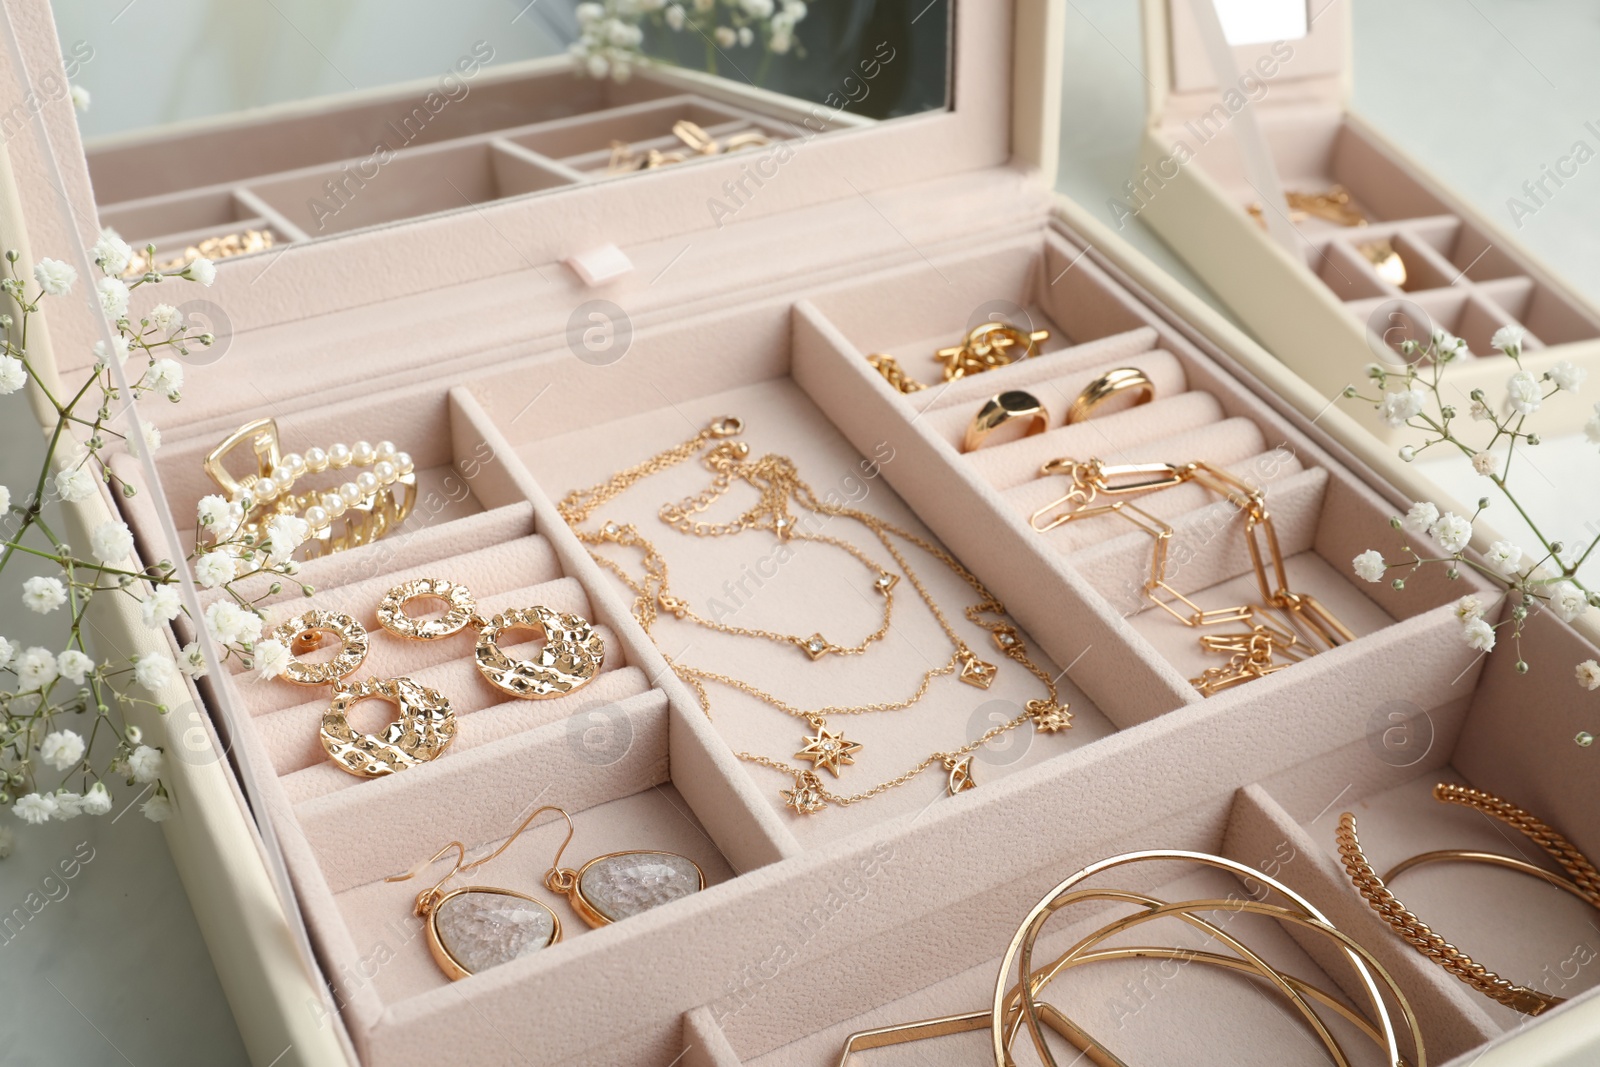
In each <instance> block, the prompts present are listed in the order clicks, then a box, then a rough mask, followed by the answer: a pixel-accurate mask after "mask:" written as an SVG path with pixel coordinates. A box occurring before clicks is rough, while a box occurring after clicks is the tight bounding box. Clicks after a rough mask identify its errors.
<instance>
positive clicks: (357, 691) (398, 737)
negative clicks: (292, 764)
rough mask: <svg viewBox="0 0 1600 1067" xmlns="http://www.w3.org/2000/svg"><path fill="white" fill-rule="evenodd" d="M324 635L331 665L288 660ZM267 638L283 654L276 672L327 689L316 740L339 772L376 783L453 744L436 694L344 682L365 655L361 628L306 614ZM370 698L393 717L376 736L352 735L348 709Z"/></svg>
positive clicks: (336, 615)
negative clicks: (334, 650)
mask: <svg viewBox="0 0 1600 1067" xmlns="http://www.w3.org/2000/svg"><path fill="white" fill-rule="evenodd" d="M324 635H332V636H334V637H337V638H338V639H339V644H340V648H339V654H338V655H337V656H335V657H334V658H333V659H332V660H330V661H329V662H327V663H304V662H301V661H299V660H298V659H296V658H294V657H297V656H303V655H305V654H306V653H308V652H310V651H312V650H313V649H316V648H318V647H320V646H321V645H322V639H323V637H324ZM272 636H273V638H275V639H276V640H278V641H279V642H281V643H282V644H283V645H284V646H285V647H286V648H288V649H289V653H290V660H289V663H288V665H287V666H286V667H285V668H284V672H283V675H284V678H285V679H286V680H287V681H289V682H291V683H293V684H294V685H303V686H323V685H327V686H332V687H333V700H332V701H331V702H330V703H329V705H328V710H327V711H325V712H323V714H322V725H321V727H320V728H319V729H318V731H317V737H318V739H319V740H320V741H321V742H322V749H323V751H324V752H326V753H327V754H328V758H329V759H331V760H333V762H334V763H335V764H336V765H337V766H338V767H339V768H340V769H341V770H344V771H348V772H349V773H350V774H353V775H355V776H357V777H358V778H381V777H384V776H385V775H389V774H394V773H395V772H397V771H403V770H406V769H407V768H410V767H415V766H416V765H417V764H419V763H427V762H429V761H430V760H434V759H437V758H438V757H439V756H441V755H442V754H443V753H444V751H445V749H447V748H449V747H450V743H451V742H452V741H454V740H455V736H456V719H455V714H454V713H453V712H452V711H451V710H450V701H449V699H448V698H446V697H445V696H444V695H443V694H442V693H440V692H439V691H438V690H436V689H430V688H428V687H427V686H425V685H419V684H418V683H416V682H414V681H412V680H411V679H410V678H368V679H367V680H366V681H362V682H356V683H353V684H351V683H347V682H345V680H344V679H345V678H346V677H348V676H349V675H351V674H353V673H354V672H355V671H356V669H357V668H359V667H360V666H361V663H362V661H363V660H365V659H366V656H367V631H366V628H365V627H363V626H362V625H361V624H360V623H359V622H357V621H356V620H355V619H353V618H351V617H350V616H348V615H345V614H342V613H340V612H336V611H321V610H317V609H312V610H310V611H305V612H302V613H301V614H299V615H296V616H295V617H294V618H292V619H290V620H289V621H287V622H285V623H284V624H283V625H281V626H279V627H278V628H277V629H276V630H274V631H273V632H272ZM372 699H377V700H384V701H387V702H389V703H391V704H393V705H394V706H395V707H396V708H397V709H398V711H399V715H398V717H397V718H396V719H395V720H394V721H393V722H391V723H390V724H389V725H388V726H387V727H385V728H384V730H383V732H382V733H381V734H364V733H359V732H357V731H356V730H354V729H352V728H351V726H350V716H349V713H350V708H351V707H352V706H353V705H355V704H357V703H359V702H360V701H363V700H372Z"/></svg>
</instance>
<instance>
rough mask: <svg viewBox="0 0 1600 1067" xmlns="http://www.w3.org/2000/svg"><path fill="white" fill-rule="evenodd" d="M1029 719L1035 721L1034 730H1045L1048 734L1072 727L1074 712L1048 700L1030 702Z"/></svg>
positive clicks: (1063, 705)
mask: <svg viewBox="0 0 1600 1067" xmlns="http://www.w3.org/2000/svg"><path fill="white" fill-rule="evenodd" d="M1028 717H1029V718H1031V719H1032V720H1033V726H1034V729H1036V730H1043V731H1044V732H1045V733H1047V734H1053V733H1055V732H1056V731H1058V730H1066V729H1069V728H1070V727H1071V726H1072V712H1070V711H1068V710H1067V706H1066V705H1065V704H1056V703H1053V702H1051V701H1048V700H1030V701H1028Z"/></svg>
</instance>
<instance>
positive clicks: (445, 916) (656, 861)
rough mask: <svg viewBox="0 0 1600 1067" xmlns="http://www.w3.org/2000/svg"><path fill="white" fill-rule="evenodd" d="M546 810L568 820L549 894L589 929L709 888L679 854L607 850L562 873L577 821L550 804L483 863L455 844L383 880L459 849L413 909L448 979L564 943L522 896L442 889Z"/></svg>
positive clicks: (549, 915)
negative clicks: (558, 898)
mask: <svg viewBox="0 0 1600 1067" xmlns="http://www.w3.org/2000/svg"><path fill="white" fill-rule="evenodd" d="M547 811H554V812H559V813H560V815H561V817H562V818H563V819H565V820H566V821H567V836H566V837H565V838H564V839H563V840H562V842H561V847H560V848H558V849H556V854H555V858H554V859H552V860H551V861H550V869H549V870H548V871H546V872H545V876H544V884H545V888H547V889H549V890H550V891H551V892H552V893H559V894H561V895H563V896H565V897H566V898H567V900H568V902H569V903H570V904H571V905H572V910H573V911H575V912H577V913H578V915H579V916H580V917H581V918H582V919H583V921H584V922H586V923H588V924H589V925H590V926H592V927H599V926H607V925H609V924H611V923H614V922H620V921H621V920H623V919H626V918H628V917H629V916H632V915H637V914H639V913H640V912H643V911H649V910H650V909H651V908H655V907H659V906H660V905H662V904H666V903H669V902H671V901H674V900H677V899H678V898H679V897H686V896H688V895H689V894H690V893H698V892H699V891H700V890H702V889H704V888H705V887H706V876H705V872H704V871H702V870H701V869H700V866H699V864H697V863H695V862H694V861H693V860H691V859H689V858H688V857H687V856H680V855H678V854H677V853H676V852H658V851H653V850H644V849H641V850H634V851H628V852H608V853H606V854H605V855H603V856H596V857H595V858H594V859H592V860H590V861H589V862H588V863H585V864H584V865H583V866H582V867H580V868H578V869H577V870H572V869H570V868H566V867H562V866H561V854H562V853H563V852H565V851H566V850H567V845H569V844H570V843H571V842H572V835H573V832H574V828H573V825H572V816H570V815H568V814H567V812H566V809H564V808H559V807H556V806H555V805H553V804H547V805H545V806H544V807H541V808H535V809H534V810H533V811H531V812H529V813H528V816H527V817H526V818H525V819H523V820H522V822H521V823H520V824H519V825H518V826H517V828H516V829H515V830H513V831H512V832H511V836H510V837H508V838H506V839H505V841H504V842H502V843H501V845H500V847H499V848H497V849H495V850H494V851H493V852H491V853H489V854H488V855H487V856H484V857H483V858H482V859H477V860H473V861H472V862H471V863H467V862H466V858H467V850H466V846H465V845H463V844H462V843H461V842H459V841H452V842H450V843H449V844H448V845H446V846H444V847H443V848H441V849H440V850H439V851H438V852H435V853H434V854H433V856H432V857H430V858H429V859H428V860H427V861H426V862H425V863H422V864H420V865H419V866H418V867H417V868H415V869H413V870H410V871H407V872H406V873H405V874H397V875H394V876H392V877H390V878H386V879H384V881H387V882H404V881H407V880H408V879H411V878H414V877H416V876H417V875H418V874H420V873H421V872H422V871H423V870H424V869H426V868H427V867H428V866H429V865H431V864H433V863H435V862H436V861H438V860H439V859H440V858H441V857H443V856H444V855H445V854H446V853H448V852H450V850H452V849H454V850H455V852H456V863H455V866H454V867H452V868H451V870H450V873H449V874H447V875H445V876H444V877H443V878H441V879H439V881H438V883H437V884H435V885H434V886H433V888H431V889H425V890H423V891H422V892H421V893H419V894H417V899H416V905H415V911H416V914H417V916H418V917H419V918H421V919H422V920H423V922H424V923H425V924H426V928H427V934H428V949H429V951H430V952H432V953H433V958H434V961H435V962H436V963H438V964H439V969H440V970H442V971H444V973H445V974H447V975H449V976H450V978H451V979H461V978H465V977H467V975H469V974H477V973H479V972H480V971H484V970H487V969H488V968H490V967H496V966H499V965H500V964H502V963H509V962H511V961H512V960H514V959H518V958H520V957H522V956H529V955H532V954H533V953H535V952H537V951H539V950H540V949H543V948H547V947H548V946H550V945H553V944H555V943H556V942H558V941H560V940H561V920H560V919H558V918H556V914H555V912H553V911H551V910H550V908H549V907H547V906H546V905H545V904H543V903H542V902H540V901H538V900H535V899H534V898H533V897H530V896H528V895H526V894H524V893H518V892H515V891H513V890H510V889H500V888H497V887H494V886H482V885H469V886H464V887H462V888H460V889H453V890H450V891H448V892H446V891H444V884H445V883H446V882H448V881H449V880H450V879H451V878H454V877H455V876H456V875H458V874H462V873H465V872H467V871H470V870H473V869H474V868H476V867H481V866H483V865H484V864H485V863H488V862H489V861H490V860H492V859H494V858H495V857H496V856H498V855H500V853H502V852H504V851H505V850H506V849H508V848H510V847H511V843H512V842H513V841H515V840H516V839H517V838H518V837H520V836H521V835H522V831H524V830H526V829H527V828H528V825H529V824H530V823H532V822H533V820H534V819H536V818H538V817H539V816H540V815H542V814H544V813H545V812H547Z"/></svg>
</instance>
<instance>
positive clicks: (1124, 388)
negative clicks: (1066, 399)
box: [1066, 367, 1156, 426]
mask: <svg viewBox="0 0 1600 1067" xmlns="http://www.w3.org/2000/svg"><path fill="white" fill-rule="evenodd" d="M1135 389H1136V390H1138V391H1139V396H1138V398H1137V399H1135V400H1134V402H1133V404H1132V405H1130V406H1132V407H1137V406H1139V405H1140V404H1148V403H1149V402H1150V401H1152V400H1154V399H1155V397H1156V387H1155V384H1154V383H1153V382H1151V381H1150V379H1149V378H1147V377H1145V373H1144V371H1142V370H1140V369H1139V368H1138V367H1118V368H1117V369H1116V370H1113V371H1107V372H1106V373H1104V374H1102V375H1100V377H1098V378H1096V379H1095V380H1094V381H1092V382H1090V383H1089V384H1088V385H1086V386H1084V387H1083V392H1081V393H1079V394H1078V397H1077V399H1076V400H1074V401H1073V402H1072V406H1071V407H1069V408H1068V409H1067V420H1066V425H1068V426H1071V425H1072V424H1073V423H1075V422H1082V421H1083V420H1085V419H1087V418H1089V416H1090V415H1092V414H1094V409H1095V408H1097V407H1099V406H1100V405H1101V404H1104V403H1105V402H1106V401H1107V400H1110V399H1111V398H1112V397H1114V396H1116V395H1117V394H1118V393H1126V392H1128V391H1130V390H1135Z"/></svg>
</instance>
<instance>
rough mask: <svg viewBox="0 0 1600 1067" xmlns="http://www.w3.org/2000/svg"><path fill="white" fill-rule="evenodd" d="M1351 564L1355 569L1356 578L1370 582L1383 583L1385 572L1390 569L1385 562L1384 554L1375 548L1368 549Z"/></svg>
mask: <svg viewBox="0 0 1600 1067" xmlns="http://www.w3.org/2000/svg"><path fill="white" fill-rule="evenodd" d="M1350 562H1351V565H1352V566H1353V567H1354V568H1355V572H1356V577H1358V578H1362V579H1365V580H1366V581H1369V582H1381V581H1382V580H1383V574H1384V571H1386V570H1387V569H1388V567H1387V565H1386V564H1385V563H1384V562H1383V553H1382V552H1379V551H1378V550H1377V549H1373V548H1369V549H1367V550H1366V551H1365V552H1363V553H1361V555H1359V556H1357V557H1356V558H1355V559H1353V560H1351V561H1350Z"/></svg>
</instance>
